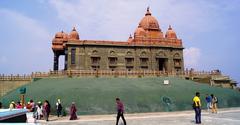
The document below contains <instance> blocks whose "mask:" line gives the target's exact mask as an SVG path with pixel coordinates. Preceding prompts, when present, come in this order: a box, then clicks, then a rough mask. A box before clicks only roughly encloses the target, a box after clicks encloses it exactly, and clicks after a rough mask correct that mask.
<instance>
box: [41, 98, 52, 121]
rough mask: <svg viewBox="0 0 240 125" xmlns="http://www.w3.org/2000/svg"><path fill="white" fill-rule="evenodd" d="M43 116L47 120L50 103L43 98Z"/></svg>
mask: <svg viewBox="0 0 240 125" xmlns="http://www.w3.org/2000/svg"><path fill="white" fill-rule="evenodd" d="M43 108H44V117H45V119H46V121H48V118H49V114H50V112H51V110H50V109H51V105H50V104H49V102H48V101H47V100H45V102H44V107H43Z"/></svg>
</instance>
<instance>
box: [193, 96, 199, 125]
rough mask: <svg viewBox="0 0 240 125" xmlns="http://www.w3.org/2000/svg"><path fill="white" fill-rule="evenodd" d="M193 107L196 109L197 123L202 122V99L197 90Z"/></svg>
mask: <svg viewBox="0 0 240 125" xmlns="http://www.w3.org/2000/svg"><path fill="white" fill-rule="evenodd" d="M193 109H194V111H195V121H196V124H201V100H200V93H199V92H196V95H195V97H194V98H193Z"/></svg>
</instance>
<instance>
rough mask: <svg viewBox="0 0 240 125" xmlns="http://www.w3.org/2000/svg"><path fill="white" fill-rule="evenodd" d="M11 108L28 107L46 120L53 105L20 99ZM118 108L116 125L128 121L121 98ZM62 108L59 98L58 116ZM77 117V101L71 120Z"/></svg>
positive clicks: (71, 109) (57, 103)
mask: <svg viewBox="0 0 240 125" xmlns="http://www.w3.org/2000/svg"><path fill="white" fill-rule="evenodd" d="M1 105H2V104H1ZM9 108H10V110H12V109H15V108H16V109H21V108H26V109H28V111H29V112H33V117H34V118H36V119H37V120H39V119H42V118H44V119H45V120H46V121H48V118H49V114H50V112H51V105H50V103H49V102H48V101H47V100H45V101H44V103H43V104H42V102H41V101H39V102H37V104H35V102H34V101H33V100H32V99H31V100H30V101H29V102H28V103H27V105H26V106H25V107H24V105H22V104H21V103H20V101H19V102H17V104H15V102H14V101H12V102H11V103H10V105H9ZM116 108H117V119H116V125H118V122H119V119H120V118H122V120H123V123H124V125H126V124H127V123H126V120H125V118H124V115H123V114H124V105H123V103H122V102H121V101H120V99H119V98H116ZM62 109H63V106H62V103H61V100H60V99H58V100H57V102H56V113H57V116H58V117H60V116H61V115H62ZM76 119H77V107H76V105H75V102H72V104H71V107H70V120H76Z"/></svg>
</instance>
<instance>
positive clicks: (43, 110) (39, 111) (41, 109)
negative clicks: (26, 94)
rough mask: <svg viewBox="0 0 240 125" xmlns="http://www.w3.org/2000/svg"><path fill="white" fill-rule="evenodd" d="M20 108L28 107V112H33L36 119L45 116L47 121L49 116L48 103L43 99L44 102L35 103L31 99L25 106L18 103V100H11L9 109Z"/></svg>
mask: <svg viewBox="0 0 240 125" xmlns="http://www.w3.org/2000/svg"><path fill="white" fill-rule="evenodd" d="M22 108H26V109H28V111H29V112H33V117H34V118H36V119H41V118H43V117H44V118H45V119H46V121H48V118H49V114H50V111H51V110H50V109H51V106H50V103H49V102H48V101H47V100H45V101H44V103H43V104H42V102H41V101H39V102H38V103H37V104H35V102H34V101H33V100H32V99H31V100H30V101H29V102H28V103H27V104H26V106H24V105H23V104H21V103H20V101H18V102H17V104H15V102H14V101H12V102H11V103H10V105H9V109H10V110H12V109H22Z"/></svg>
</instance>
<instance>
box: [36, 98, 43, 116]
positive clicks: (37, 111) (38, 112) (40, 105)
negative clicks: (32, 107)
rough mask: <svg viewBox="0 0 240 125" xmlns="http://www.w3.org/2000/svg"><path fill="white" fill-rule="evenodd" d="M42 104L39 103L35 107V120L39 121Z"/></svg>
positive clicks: (41, 114) (41, 113)
mask: <svg viewBox="0 0 240 125" xmlns="http://www.w3.org/2000/svg"><path fill="white" fill-rule="evenodd" d="M42 110H43V109H42V103H41V102H40V101H39V102H38V104H37V106H36V119H41V117H42V116H43V111H42Z"/></svg>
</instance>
